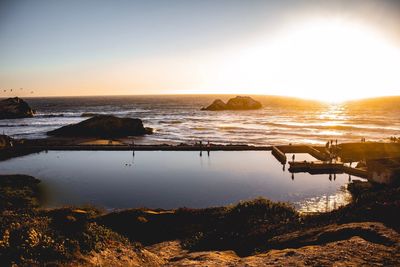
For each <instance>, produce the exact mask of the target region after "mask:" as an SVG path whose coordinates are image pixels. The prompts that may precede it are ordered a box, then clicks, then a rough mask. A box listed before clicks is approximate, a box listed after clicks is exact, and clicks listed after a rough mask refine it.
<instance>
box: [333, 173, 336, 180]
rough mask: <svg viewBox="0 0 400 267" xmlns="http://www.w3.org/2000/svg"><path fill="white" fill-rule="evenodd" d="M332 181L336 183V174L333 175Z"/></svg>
mask: <svg viewBox="0 0 400 267" xmlns="http://www.w3.org/2000/svg"><path fill="white" fill-rule="evenodd" d="M333 180H334V181H336V173H334V174H333Z"/></svg>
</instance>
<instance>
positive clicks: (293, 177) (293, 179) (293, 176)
mask: <svg viewBox="0 0 400 267" xmlns="http://www.w3.org/2000/svg"><path fill="white" fill-rule="evenodd" d="M292 180H293V181H294V172H292Z"/></svg>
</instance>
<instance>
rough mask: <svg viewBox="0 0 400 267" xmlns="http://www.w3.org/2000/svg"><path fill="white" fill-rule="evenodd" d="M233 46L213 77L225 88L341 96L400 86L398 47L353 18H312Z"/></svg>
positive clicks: (368, 94)
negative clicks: (275, 32) (272, 33)
mask: <svg viewBox="0 0 400 267" xmlns="http://www.w3.org/2000/svg"><path fill="white" fill-rule="evenodd" d="M231 52H232V53H229V52H228V53H227V54H226V56H225V58H224V59H223V62H221V64H220V66H219V67H218V69H217V71H216V73H217V74H216V75H214V76H213V81H211V82H210V83H211V84H213V87H214V88H224V89H222V90H223V93H231V92H235V93H236V92H242V93H252V94H279V95H289V96H296V97H302V98H309V99H317V100H322V101H327V102H340V101H344V100H349V99H357V98H366V97H374V96H380V95H396V94H398V92H400V79H399V77H400V76H398V70H399V69H400V51H399V47H396V46H394V45H392V44H391V43H390V42H389V41H388V40H386V39H385V38H384V37H382V36H381V35H380V34H378V33H376V32H374V31H373V30H372V29H370V28H368V27H366V26H364V25H359V24H356V23H352V22H346V21H342V20H312V21H308V22H305V23H302V24H300V25H298V24H296V25H293V26H290V27H288V28H287V29H286V30H285V31H283V32H281V33H280V34H277V35H276V36H274V37H273V38H267V39H261V40H260V39H258V40H257V41H255V42H253V43H251V44H247V45H246V46H244V47H242V48H241V49H240V50H237V49H236V50H235V51H231ZM214 92H215V91H214Z"/></svg>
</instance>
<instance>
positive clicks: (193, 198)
mask: <svg viewBox="0 0 400 267" xmlns="http://www.w3.org/2000/svg"><path fill="white" fill-rule="evenodd" d="M285 169H287V168H285ZM0 170H1V171H0V172H1V173H2V174H7V173H19V174H28V175H32V176H35V177H37V178H39V179H41V180H42V183H43V184H44V186H45V187H46V188H47V190H48V191H49V192H50V195H49V200H48V202H47V204H46V205H47V206H48V207H55V206H61V205H81V204H93V205H97V206H102V207H105V208H107V209H120V208H134V207H148V208H164V209H169V208H177V207H194V208H201V207H210V206H220V205H227V204H233V203H237V202H238V201H240V200H246V199H252V198H255V197H258V196H262V197H266V198H269V199H271V200H274V201H289V202H291V203H293V204H294V205H295V207H296V208H297V209H299V210H301V211H328V210H331V209H333V208H336V207H338V206H340V205H343V204H346V203H347V201H348V198H349V194H348V192H347V191H346V190H345V189H344V186H345V185H346V183H347V182H348V179H349V176H348V175H347V174H336V179H332V180H329V175H326V174H324V175H310V174H308V173H296V174H294V177H292V174H291V173H289V172H288V171H287V170H284V169H283V166H282V165H281V164H280V163H279V162H278V161H276V160H275V158H274V157H273V156H272V155H271V153H270V152H266V151H240V152H238V151H231V152H229V151H215V152H214V151H212V152H211V153H210V155H209V156H208V155H207V153H206V152H203V153H202V155H201V156H200V154H199V152H194V151H180V152H177V151H136V152H135V154H133V153H132V152H130V151H50V152H48V153H45V152H42V153H39V154H32V155H28V156H24V157H20V158H14V159H11V160H8V161H5V162H1V163H0ZM292 178H293V179H292Z"/></svg>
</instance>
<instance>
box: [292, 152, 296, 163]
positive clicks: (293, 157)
mask: <svg viewBox="0 0 400 267" xmlns="http://www.w3.org/2000/svg"><path fill="white" fill-rule="evenodd" d="M295 158H296V156H295V155H294V154H293V155H292V161H293V162H294V159H295Z"/></svg>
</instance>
